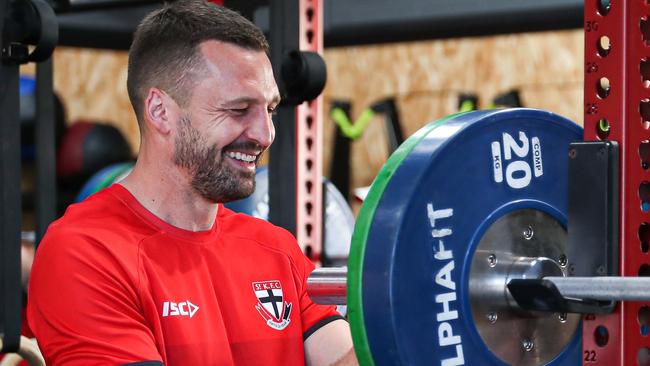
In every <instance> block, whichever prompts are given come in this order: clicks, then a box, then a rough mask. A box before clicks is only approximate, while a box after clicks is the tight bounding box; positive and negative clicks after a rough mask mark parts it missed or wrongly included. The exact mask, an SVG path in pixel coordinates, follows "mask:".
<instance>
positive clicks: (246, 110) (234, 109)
mask: <svg viewBox="0 0 650 366" xmlns="http://www.w3.org/2000/svg"><path fill="white" fill-rule="evenodd" d="M230 111H231V112H233V113H235V114H244V113H246V112H248V107H244V108H231V109H230Z"/></svg>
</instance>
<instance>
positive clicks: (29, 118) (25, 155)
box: [20, 76, 66, 160]
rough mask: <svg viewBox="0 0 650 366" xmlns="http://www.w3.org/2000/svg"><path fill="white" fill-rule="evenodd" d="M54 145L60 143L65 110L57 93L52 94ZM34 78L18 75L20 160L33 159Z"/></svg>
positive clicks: (34, 127)
mask: <svg viewBox="0 0 650 366" xmlns="http://www.w3.org/2000/svg"><path fill="white" fill-rule="evenodd" d="M53 101H54V124H55V126H54V131H55V137H54V141H55V146H56V147H58V146H59V145H60V143H61V138H62V137H63V133H64V132H65V128H66V127H65V110H64V107H63V103H62V102H61V99H60V98H59V97H58V95H56V94H54V95H53ZM35 130H36V80H35V79H34V78H33V77H31V76H20V144H21V156H22V160H34V158H35V154H36V151H35V150H36V149H35V146H34V145H35V134H36V131H35Z"/></svg>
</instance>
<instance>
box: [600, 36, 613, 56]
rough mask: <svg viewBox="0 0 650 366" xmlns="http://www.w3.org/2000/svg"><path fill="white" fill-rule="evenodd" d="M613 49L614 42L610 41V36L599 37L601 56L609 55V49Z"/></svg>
mask: <svg viewBox="0 0 650 366" xmlns="http://www.w3.org/2000/svg"><path fill="white" fill-rule="evenodd" d="M611 49H612V44H611V43H610V40H609V37H607V36H601V37H600V38H599V39H598V54H599V55H600V57H605V56H607V55H609V51H611Z"/></svg>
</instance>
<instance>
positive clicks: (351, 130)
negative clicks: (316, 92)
mask: <svg viewBox="0 0 650 366" xmlns="http://www.w3.org/2000/svg"><path fill="white" fill-rule="evenodd" d="M331 116H332V119H333V120H334V122H335V123H336V124H337V125H338V126H339V128H340V129H341V133H342V134H343V136H345V137H347V138H349V139H351V140H356V139H358V138H359V137H361V135H363V131H364V130H365V129H366V126H367V125H368V123H370V120H372V117H374V116H375V112H374V111H373V110H372V109H371V108H367V109H366V110H364V111H363V112H362V113H361V116H359V119H357V121H356V122H354V123H352V122H351V121H350V119H349V118H348V115H347V114H346V113H345V112H344V111H343V109H341V108H333V109H332V112H331Z"/></svg>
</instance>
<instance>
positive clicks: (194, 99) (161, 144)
mask: <svg viewBox="0 0 650 366" xmlns="http://www.w3.org/2000/svg"><path fill="white" fill-rule="evenodd" d="M267 51H268V45H267V43H266V41H265V39H264V36H263V34H262V33H261V32H260V31H259V29H257V28H256V27H255V26H254V25H252V24H251V23H250V22H248V21H247V20H246V19H244V18H242V17H241V16H239V15H238V14H236V13H234V12H232V11H229V10H227V9H225V8H222V7H218V6H215V5H212V4H207V3H205V2H203V1H201V0H192V1H176V2H173V3H171V4H168V5H165V6H164V7H163V8H162V9H160V10H158V11H156V12H154V13H152V14H150V15H149V16H147V18H145V19H144V20H143V22H142V23H141V24H140V26H139V27H138V30H137V31H136V34H135V37H134V42H133V45H132V47H131V50H130V54H129V76H128V82H127V87H128V91H129V96H130V98H131V102H132V104H133V107H134V110H135V113H136V116H137V119H138V123H139V126H140V132H141V146H140V153H139V157H138V161H137V163H136V165H135V168H134V169H133V172H132V173H131V174H130V175H129V176H128V177H127V178H126V179H125V180H123V181H122V182H121V183H120V184H115V185H113V186H111V187H109V188H107V189H105V190H103V191H101V192H99V193H97V194H95V195H94V196H92V197H90V198H88V199H87V200H86V201H84V202H82V203H80V204H77V205H73V206H71V207H70V208H69V209H68V210H67V212H66V214H65V216H64V217H63V218H62V219H60V220H58V221H57V222H55V223H54V224H52V225H51V226H50V229H49V230H48V233H47V234H46V236H45V238H44V240H43V242H42V243H41V246H40V247H39V250H38V253H37V256H36V259H35V262H34V268H33V272H32V277H31V282H30V290H29V296H30V298H29V319H30V325H31V327H32V329H33V330H34V333H35V334H36V337H37V339H38V341H39V345H40V346H41V348H42V351H43V354H44V356H45V359H46V361H47V363H48V365H64V364H65V365H90V364H93V365H95V364H99V365H121V364H129V365H161V364H165V365H262V364H264V365H299V364H302V363H305V362H306V363H307V364H312V365H330V364H356V361H355V359H354V353H353V351H352V344H351V339H350V333H349V328H348V325H347V323H346V322H345V321H344V320H343V319H342V318H341V316H340V315H338V313H337V312H336V310H335V308H334V307H332V306H320V305H316V304H314V303H312V301H311V300H310V299H309V297H308V296H307V293H306V279H307V277H308V275H309V273H310V272H311V271H312V269H313V264H312V263H311V262H309V260H307V259H306V258H305V257H304V256H303V254H302V253H301V251H300V249H299V247H298V245H297V243H296V241H295V239H294V238H293V237H292V236H291V235H290V234H289V233H288V232H286V231H285V230H283V229H280V228H278V227H275V226H273V225H271V224H269V223H267V222H265V221H261V220H257V219H254V218H251V217H249V216H246V215H243V214H235V213H233V212H232V211H229V210H227V209H226V208H224V206H223V205H222V203H223V202H228V201H231V200H236V199H240V198H243V197H246V196H248V195H250V194H251V193H252V192H253V190H254V188H255V168H256V166H257V162H258V160H259V157H260V154H261V153H262V152H264V151H265V150H266V149H267V148H268V147H269V145H270V144H271V143H272V142H273V138H274V134H275V131H274V128H273V122H272V120H271V117H272V113H273V110H274V109H275V108H276V106H277V104H278V103H279V99H280V97H279V94H278V89H277V86H276V84H275V80H274V77H273V71H272V68H271V64H270V62H269V59H268V57H267Z"/></svg>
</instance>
